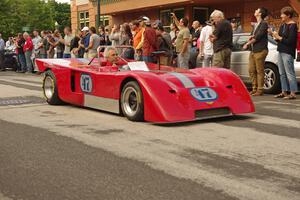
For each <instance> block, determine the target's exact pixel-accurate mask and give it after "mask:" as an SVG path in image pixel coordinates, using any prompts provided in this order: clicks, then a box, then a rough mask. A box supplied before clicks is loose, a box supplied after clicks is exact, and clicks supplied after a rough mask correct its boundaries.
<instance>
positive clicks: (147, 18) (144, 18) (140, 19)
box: [139, 16, 150, 24]
mask: <svg viewBox="0 0 300 200" xmlns="http://www.w3.org/2000/svg"><path fill="white" fill-rule="evenodd" d="M139 21H144V22H145V23H146V24H147V23H150V19H149V17H146V16H142V17H140V18H139Z"/></svg>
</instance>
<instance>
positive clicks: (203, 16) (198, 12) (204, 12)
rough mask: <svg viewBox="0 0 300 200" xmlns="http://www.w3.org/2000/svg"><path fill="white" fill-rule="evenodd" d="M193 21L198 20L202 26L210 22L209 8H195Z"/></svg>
mask: <svg viewBox="0 0 300 200" xmlns="http://www.w3.org/2000/svg"><path fill="white" fill-rule="evenodd" d="M193 20H197V21H199V22H200V24H205V22H206V21H207V20H208V8H202V7H194V8H193Z"/></svg>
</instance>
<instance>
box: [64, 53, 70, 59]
mask: <svg viewBox="0 0 300 200" xmlns="http://www.w3.org/2000/svg"><path fill="white" fill-rule="evenodd" d="M63 58H71V54H70V53H64V57H63Z"/></svg>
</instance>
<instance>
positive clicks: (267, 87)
mask: <svg viewBox="0 0 300 200" xmlns="http://www.w3.org/2000/svg"><path fill="white" fill-rule="evenodd" d="M264 91H265V93H268V94H275V93H278V92H279V91H280V75H279V71H278V68H277V67H276V66H275V65H273V64H270V63H266V65H265V84H264Z"/></svg>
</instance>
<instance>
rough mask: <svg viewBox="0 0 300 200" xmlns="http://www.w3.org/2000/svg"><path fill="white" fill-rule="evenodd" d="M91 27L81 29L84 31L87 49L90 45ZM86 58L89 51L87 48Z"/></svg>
mask: <svg viewBox="0 0 300 200" xmlns="http://www.w3.org/2000/svg"><path fill="white" fill-rule="evenodd" d="M89 30H90V29H89V28H88V27H84V28H83V29H82V30H81V31H82V33H83V40H84V49H87V48H88V47H89V45H90V37H91V35H90V33H89ZM84 58H88V53H87V50H85V52H84Z"/></svg>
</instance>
